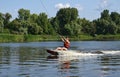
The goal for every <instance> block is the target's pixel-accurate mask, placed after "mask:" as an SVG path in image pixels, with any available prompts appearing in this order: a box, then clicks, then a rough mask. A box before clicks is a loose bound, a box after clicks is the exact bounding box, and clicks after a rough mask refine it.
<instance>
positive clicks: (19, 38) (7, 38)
mask: <svg viewBox="0 0 120 77" xmlns="http://www.w3.org/2000/svg"><path fill="white" fill-rule="evenodd" d="M69 37H70V40H71V41H94V40H95V41H115V40H120V34H117V35H97V36H95V37H92V36H89V35H79V36H69ZM60 40H61V39H60V37H59V36H58V35H13V34H0V42H1V43H4V42H39V41H60Z"/></svg>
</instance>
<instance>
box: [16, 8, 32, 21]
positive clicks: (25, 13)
mask: <svg viewBox="0 0 120 77" xmlns="http://www.w3.org/2000/svg"><path fill="white" fill-rule="evenodd" d="M29 18H30V10H27V9H23V8H22V9H20V10H19V11H18V19H19V20H23V21H24V20H29Z"/></svg>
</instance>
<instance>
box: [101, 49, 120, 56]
mask: <svg viewBox="0 0 120 77" xmlns="http://www.w3.org/2000/svg"><path fill="white" fill-rule="evenodd" d="M101 52H102V53H103V54H105V55H106V54H109V55H120V51H107V50H106V51H101Z"/></svg>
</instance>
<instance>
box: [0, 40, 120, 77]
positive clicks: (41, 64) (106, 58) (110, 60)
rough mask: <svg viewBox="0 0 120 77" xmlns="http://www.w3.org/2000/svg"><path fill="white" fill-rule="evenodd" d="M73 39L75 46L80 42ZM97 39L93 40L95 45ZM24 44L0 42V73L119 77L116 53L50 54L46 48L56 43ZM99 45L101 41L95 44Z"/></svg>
mask: <svg viewBox="0 0 120 77" xmlns="http://www.w3.org/2000/svg"><path fill="white" fill-rule="evenodd" d="M45 43H46V44H47V42H45ZM54 43H55V42H54ZM54 43H53V44H54ZM76 43H77V42H75V45H73V46H77V48H80V47H82V46H83V45H82V46H81V44H79V43H77V45H76ZM82 43H84V42H82ZM88 43H89V42H88ZM90 43H91V42H90ZM93 43H94V42H93ZM93 43H92V44H93ZM99 43H100V42H99ZM99 43H97V42H95V45H97V44H99ZM115 43H116V42H115ZM26 44H27V45H26ZM26 44H25V43H24V44H23V46H22V44H21V43H20V45H19V43H17V46H15V45H16V44H14V43H13V44H9V45H6V46H0V77H118V76H119V75H120V54H119V53H118V54H111V55H110V54H108V55H102V56H94V55H91V56H84V57H83V56H79V57H77V56H75V57H74V56H71V57H70V56H67V57H65V56H50V55H49V54H48V53H46V50H45V48H55V47H56V45H53V46H51V42H49V44H47V45H45V44H44V45H43V46H42V44H41V43H37V45H36V44H35V45H36V46H33V47H32V45H34V44H33V43H32V44H31V43H26ZM29 44H30V45H29ZM72 44H74V43H72ZM84 44H85V45H84V47H83V48H85V47H86V45H88V44H87V42H85V43H84ZM109 44H110V43H109ZM4 45H5V44H4ZM10 45H12V46H10ZM38 45H40V46H38ZM49 45H50V46H49ZM93 45H94V44H93ZM95 45H94V46H93V48H94V47H95ZM100 45H101V43H100V44H99V45H98V46H97V47H99V46H100ZM102 45H103V44H102ZM106 45H107V44H106ZM118 45H120V44H118ZM41 46H42V47H41ZM45 46H46V47H45ZM87 47H88V46H87ZM100 47H102V46H100ZM88 48H91V46H90V47H88ZM115 48H116V47H115ZM95 49H96V48H95ZM104 49H105V48H104ZM117 49H119V48H117ZM91 51H92V49H91Z"/></svg>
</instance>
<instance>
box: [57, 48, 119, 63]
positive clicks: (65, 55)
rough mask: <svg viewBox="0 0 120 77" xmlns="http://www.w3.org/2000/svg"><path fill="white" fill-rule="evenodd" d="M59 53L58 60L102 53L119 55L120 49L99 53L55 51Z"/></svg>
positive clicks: (95, 56) (102, 54) (90, 56)
mask: <svg viewBox="0 0 120 77" xmlns="http://www.w3.org/2000/svg"><path fill="white" fill-rule="evenodd" d="M57 52H58V53H59V61H70V60H76V59H91V58H97V57H99V56H104V55H116V54H117V55H120V51H100V52H101V53H92V52H89V53H87V52H78V51H75V50H69V51H57Z"/></svg>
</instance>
